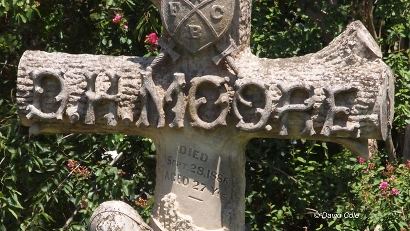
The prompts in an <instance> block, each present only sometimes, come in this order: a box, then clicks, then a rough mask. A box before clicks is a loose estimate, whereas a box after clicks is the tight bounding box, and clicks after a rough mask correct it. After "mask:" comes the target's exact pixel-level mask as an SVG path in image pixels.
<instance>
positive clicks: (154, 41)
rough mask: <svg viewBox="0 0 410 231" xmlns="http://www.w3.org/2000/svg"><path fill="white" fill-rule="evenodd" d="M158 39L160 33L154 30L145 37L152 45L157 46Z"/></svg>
mask: <svg viewBox="0 0 410 231" xmlns="http://www.w3.org/2000/svg"><path fill="white" fill-rule="evenodd" d="M158 40H159V38H158V35H157V33H155V32H152V33H150V34H148V35H147V36H146V37H145V42H146V43H148V44H149V45H151V46H157V45H158Z"/></svg>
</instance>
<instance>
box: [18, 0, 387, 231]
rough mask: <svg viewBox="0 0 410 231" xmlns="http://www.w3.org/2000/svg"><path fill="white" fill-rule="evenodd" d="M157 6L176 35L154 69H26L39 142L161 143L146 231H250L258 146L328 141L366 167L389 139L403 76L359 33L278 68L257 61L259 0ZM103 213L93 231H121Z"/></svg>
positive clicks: (119, 60)
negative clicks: (121, 137)
mask: <svg viewBox="0 0 410 231" xmlns="http://www.w3.org/2000/svg"><path fill="white" fill-rule="evenodd" d="M156 3H157V6H158V7H159V8H160V9H161V16H162V21H163V25H164V27H165V29H166V32H165V34H164V35H163V37H162V39H161V41H160V45H161V48H162V50H161V54H160V55H159V56H158V57H156V58H155V59H150V58H140V57H126V56H120V57H113V56H102V55H86V54H81V55H71V54H64V53H46V52H41V51H27V52H25V53H24V55H23V57H22V58H21V61H20V65H19V70H18V86H17V88H18V91H17V100H18V106H19V113H20V116H21V119H22V122H23V124H24V125H27V126H30V132H31V133H34V134H39V133H72V132H75V133H124V134H130V135H142V136H147V137H150V138H152V139H153V140H154V142H155V145H156V147H157V169H156V188H155V200H156V202H155V208H154V211H153V215H152V220H151V223H150V227H151V228H149V227H148V226H147V225H145V224H143V223H140V224H139V229H140V230H150V229H153V230H156V231H158V230H162V231H164V230H165V231H174V230H179V231H188V230H189V231H210V230H213V231H217V230H221V231H222V230H231V231H239V230H244V220H245V219H244V210H245V202H244V194H245V167H244V165H245V146H246V144H247V143H248V141H249V140H250V139H252V138H262V137H266V138H278V139H290V138H292V139H298V138H304V139H311V140H323V141H330V142H336V143H339V144H342V145H344V146H345V147H347V148H349V149H351V150H352V151H354V152H356V153H358V154H360V155H363V156H367V155H368V139H381V140H382V139H386V137H387V136H388V134H389V132H390V127H391V121H392V114H393V94H394V84H393V82H394V77H393V74H392V72H391V70H390V69H389V67H388V66H387V65H386V64H384V63H383V61H382V55H381V51H380V49H379V47H378V45H377V44H376V42H375V41H374V40H373V39H372V37H371V36H370V34H369V33H368V32H367V30H366V29H365V27H364V26H363V25H362V24H361V23H360V22H353V23H352V24H350V25H349V26H348V27H347V29H346V30H345V31H344V32H343V33H342V34H341V35H340V36H338V37H337V38H336V39H335V40H334V41H332V42H331V43H330V45H329V46H328V47H326V48H324V49H323V50H321V51H319V52H317V53H315V54H309V55H305V56H302V57H294V58H288V59H274V60H271V59H265V58H258V57H256V56H254V55H252V54H251V52H250V47H249V40H250V21H251V20H250V12H251V0H196V1H195V0H162V2H161V3H160V4H159V2H156ZM120 207H121V206H119V207H118V208H114V209H113V210H115V211H117V213H118V214H123V215H124V214H127V215H126V216H128V218H127V219H131V220H132V219H133V220H134V221H132V222H137V221H136V220H137V219H136V218H135V217H137V216H138V215H135V214H134V215H132V214H129V213H126V212H121V208H120ZM104 209H108V210H109V209H112V208H107V207H105V208H104ZM101 214H103V213H98V214H96V215H95V216H94V217H93V219H94V220H93V221H92V227H93V229H99V230H104V229H103V228H102V227H103V225H106V226H107V227H108V226H109V225H111V226H112V227H117V226H118V227H120V226H121V224H120V221H119V220H118V221H116V220H115V219H116V218H113V217H109V216H106V217H104V216H103V215H101ZM118 214H117V216H119V215H118ZM111 215H112V214H111ZM111 215H110V216H111ZM98 216H100V217H99V218H98ZM96 217H97V218H96ZM114 217H115V215H114ZM108 220H109V222H108ZM107 222H108V223H107ZM132 222H131V223H132ZM138 222H140V221H138ZM109 223H110V224H109ZM102 224H103V225H102ZM128 225H129V224H128ZM97 227H100V228H97ZM124 227H125V226H124ZM124 227H123V228H124ZM128 227H132V226H128ZM124 230H126V228H124Z"/></svg>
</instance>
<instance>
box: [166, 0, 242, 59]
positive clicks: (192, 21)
mask: <svg viewBox="0 0 410 231" xmlns="http://www.w3.org/2000/svg"><path fill="white" fill-rule="evenodd" d="M234 7H235V0H162V1H161V16H162V21H163V23H164V25H165V28H166V30H167V31H168V33H169V34H170V35H171V37H172V38H174V40H175V41H176V42H177V43H179V44H180V45H181V46H183V47H184V48H186V49H187V50H189V51H190V52H191V53H196V52H198V51H200V50H202V49H204V48H206V47H207V46H209V45H211V44H212V43H214V42H216V41H217V40H218V39H219V38H220V37H221V36H222V35H223V34H224V33H225V32H226V30H227V29H228V28H229V26H230V25H231V21H232V17H233V14H234Z"/></svg>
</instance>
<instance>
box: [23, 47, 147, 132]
mask: <svg viewBox="0 0 410 231" xmlns="http://www.w3.org/2000/svg"><path fill="white" fill-rule="evenodd" d="M151 61H152V59H151V58H140V57H127V56H118V57H113V56H103V55H87V54H81V55H71V54H65V53H47V52H42V51H26V52H25V53H24V54H23V56H22V59H21V61H20V65H19V70H18V79H17V94H16V96H17V104H18V107H19V109H20V110H19V114H20V118H21V120H22V123H23V124H24V125H26V126H30V132H31V133H55V132H57V133H67V132H78V133H80V132H81V133H83V132H84V133H88V132H99V133H115V132H125V133H127V132H126V131H127V130H130V128H131V127H132V126H131V127H130V123H131V122H132V121H134V116H135V113H136V111H135V110H134V107H135V104H136V103H137V102H135V101H136V99H137V98H138V96H139V95H141V91H140V87H141V85H142V84H143V83H142V81H143V79H142V78H141V72H142V71H143V70H145V69H146V67H147V66H148V65H149V64H150V63H151ZM140 113H141V112H140ZM134 124H135V121H134ZM141 130H143V129H140V130H138V129H137V130H136V131H135V130H133V131H132V132H128V133H133V134H141V135H143V134H144V132H141Z"/></svg>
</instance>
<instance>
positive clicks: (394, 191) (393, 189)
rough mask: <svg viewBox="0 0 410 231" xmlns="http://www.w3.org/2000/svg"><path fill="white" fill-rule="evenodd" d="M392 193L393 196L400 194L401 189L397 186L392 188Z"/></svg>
mask: <svg viewBox="0 0 410 231" xmlns="http://www.w3.org/2000/svg"><path fill="white" fill-rule="evenodd" d="M390 194H391V195H392V196H398V195H399V194H400V191H399V190H398V189H397V188H392V189H391V192H390Z"/></svg>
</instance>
